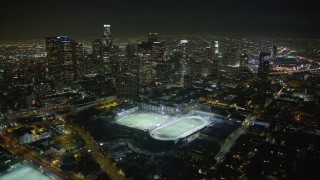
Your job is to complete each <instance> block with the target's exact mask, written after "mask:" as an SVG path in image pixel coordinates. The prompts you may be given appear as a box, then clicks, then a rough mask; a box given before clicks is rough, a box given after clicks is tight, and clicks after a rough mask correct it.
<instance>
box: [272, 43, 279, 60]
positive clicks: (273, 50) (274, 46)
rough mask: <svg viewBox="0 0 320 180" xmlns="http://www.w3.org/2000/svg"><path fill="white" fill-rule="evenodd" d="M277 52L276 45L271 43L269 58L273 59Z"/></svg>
mask: <svg viewBox="0 0 320 180" xmlns="http://www.w3.org/2000/svg"><path fill="white" fill-rule="evenodd" d="M277 53H278V46H277V45H275V44H273V45H272V49H271V58H272V59H274V58H276V57H277Z"/></svg>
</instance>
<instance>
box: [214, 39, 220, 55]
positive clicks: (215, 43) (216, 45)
mask: <svg viewBox="0 0 320 180" xmlns="http://www.w3.org/2000/svg"><path fill="white" fill-rule="evenodd" d="M214 53H215V54H219V41H214Z"/></svg>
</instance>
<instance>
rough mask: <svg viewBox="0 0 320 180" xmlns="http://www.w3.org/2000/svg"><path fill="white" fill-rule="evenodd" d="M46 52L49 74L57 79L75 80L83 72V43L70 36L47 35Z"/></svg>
mask: <svg viewBox="0 0 320 180" xmlns="http://www.w3.org/2000/svg"><path fill="white" fill-rule="evenodd" d="M46 52H47V61H48V69H49V75H50V76H51V77H53V78H54V79H55V80H56V81H63V82H65V83H70V82H74V81H76V80H77V78H78V77H79V75H80V76H81V75H82V74H83V69H82V67H83V48H82V44H81V43H76V42H75V41H74V40H72V39H69V37H68V36H59V37H47V38H46ZM78 68H79V69H78ZM79 70H80V71H79ZM78 71H79V72H78Z"/></svg>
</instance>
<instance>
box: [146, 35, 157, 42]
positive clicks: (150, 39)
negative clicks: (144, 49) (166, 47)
mask: <svg viewBox="0 0 320 180" xmlns="http://www.w3.org/2000/svg"><path fill="white" fill-rule="evenodd" d="M157 41H158V33H149V35H148V42H149V43H153V42H157Z"/></svg>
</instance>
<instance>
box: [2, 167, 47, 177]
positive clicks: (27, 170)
mask: <svg viewBox="0 0 320 180" xmlns="http://www.w3.org/2000/svg"><path fill="white" fill-rule="evenodd" d="M18 179H23V180H50V178H49V177H48V176H45V175H44V174H42V173H41V172H39V171H38V170H35V169H33V168H32V167H30V166H26V167H23V168H21V169H19V170H16V171H13V172H11V173H9V174H6V175H4V176H0V180H18Z"/></svg>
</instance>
